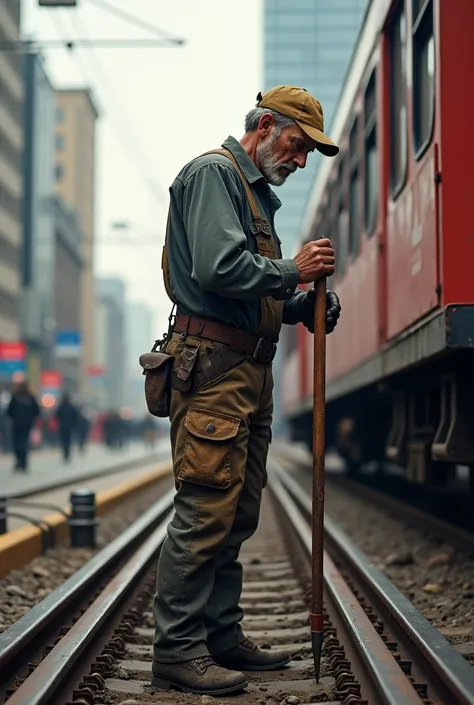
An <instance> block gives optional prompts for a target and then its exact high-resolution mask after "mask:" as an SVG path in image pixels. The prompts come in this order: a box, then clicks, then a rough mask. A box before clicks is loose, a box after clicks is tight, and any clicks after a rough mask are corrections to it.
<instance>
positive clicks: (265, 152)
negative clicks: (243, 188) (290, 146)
mask: <svg viewBox="0 0 474 705" xmlns="http://www.w3.org/2000/svg"><path fill="white" fill-rule="evenodd" d="M275 142H276V136H275V135H274V134H271V135H270V136H269V137H267V139H266V140H264V141H263V142H261V143H260V144H259V145H258V147H257V159H258V161H259V169H260V171H261V172H262V174H263V175H264V177H265V179H266V180H267V181H268V183H269V184H271V185H272V186H281V185H282V184H284V183H285V181H286V180H287V178H288V176H289V174H287V175H286V176H285V175H284V174H282V173H281V172H280V171H279V169H280V168H281V167H285V168H286V169H288V171H290V172H291V173H294V172H295V171H296V169H297V167H296V165H295V164H294V162H279V161H278V159H277V158H276V157H275V156H274V154H273V146H274V144H275Z"/></svg>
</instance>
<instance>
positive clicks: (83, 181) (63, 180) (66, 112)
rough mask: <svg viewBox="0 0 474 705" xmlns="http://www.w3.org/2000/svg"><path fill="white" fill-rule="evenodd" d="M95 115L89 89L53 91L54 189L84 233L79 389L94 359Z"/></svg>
mask: <svg viewBox="0 0 474 705" xmlns="http://www.w3.org/2000/svg"><path fill="white" fill-rule="evenodd" d="M98 116H99V113H98V110H97V107H96V104H95V102H94V99H93V96H92V93H91V91H90V90H89V89H61V90H57V91H56V120H55V126H56V131H55V145H56V164H55V177H56V190H57V193H58V194H59V195H60V196H61V198H62V199H63V201H64V202H65V203H66V205H67V206H69V207H70V208H72V209H74V210H75V211H76V212H77V214H78V217H79V221H80V226H81V230H82V232H83V235H84V240H83V243H84V250H83V252H84V268H83V272H82V277H81V326H80V335H81V343H82V385H81V386H82V391H83V393H84V394H87V393H88V392H89V390H88V370H89V368H90V367H91V366H92V365H93V362H94V330H95V322H94V309H95V302H96V295H95V281H94V206H95V125H96V120H97V118H98Z"/></svg>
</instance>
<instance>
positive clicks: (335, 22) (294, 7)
mask: <svg viewBox="0 0 474 705" xmlns="http://www.w3.org/2000/svg"><path fill="white" fill-rule="evenodd" d="M367 4H368V0H264V13H265V14H264V35H265V36H264V41H265V49H264V90H267V89H268V88H272V87H273V86H278V85H281V84H292V85H296V86H301V87H302V88H306V90H307V91H309V92H310V93H311V94H312V95H314V96H315V97H316V98H317V99H318V100H319V101H320V102H321V104H322V106H323V112H324V128H325V131H326V132H330V127H331V122H332V118H333V115H334V109H335V107H336V103H337V100H338V97H339V93H340V91H341V88H342V83H343V80H344V76H345V74H346V71H347V67H348V64H349V61H350V57H351V54H352V51H353V49H354V44H355V41H356V39H357V35H358V33H359V29H360V26H361V23H362V19H363V15H364V12H365V9H366V6H367ZM324 158H327V157H322V156H321V155H320V154H311V155H309V158H308V162H307V165H306V168H305V169H303V170H298V171H297V172H296V173H295V174H293V175H291V176H290V178H289V179H288V181H287V182H286V183H285V184H284V185H283V186H281V187H279V188H277V189H276V193H277V194H278V196H279V198H280V199H281V201H282V203H283V207H282V208H281V209H280V210H279V211H278V213H277V215H276V223H275V224H276V228H277V232H278V235H279V237H280V239H281V241H282V243H283V256H284V257H292V256H293V255H294V254H295V252H294V248H295V246H296V242H297V238H298V234H299V229H300V227H301V223H302V219H303V216H304V212H305V209H306V204H307V202H308V198H309V195H310V192H311V188H312V186H313V184H314V181H315V177H316V173H317V169H318V166H319V163H320V160H321V159H324ZM288 333H289V331H288ZM285 334H287V331H285V332H284V333H283V335H282V338H283V340H282V344H281V345H280V350H279V352H278V355H277V357H276V359H275V363H274V373H275V411H274V424H273V428H274V432H275V433H276V434H279V433H281V431H282V430H283V427H282V421H281V416H280V413H279V408H280V403H279V398H280V390H279V384H278V380H279V379H280V378H281V375H280V374H279V369H281V364H282V358H283V356H284V351H285V340H284V339H285Z"/></svg>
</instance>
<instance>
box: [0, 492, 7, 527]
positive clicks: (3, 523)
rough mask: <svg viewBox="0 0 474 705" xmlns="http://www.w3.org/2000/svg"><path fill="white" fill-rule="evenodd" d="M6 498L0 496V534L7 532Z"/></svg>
mask: <svg viewBox="0 0 474 705" xmlns="http://www.w3.org/2000/svg"><path fill="white" fill-rule="evenodd" d="M7 502H8V500H7V498H6V497H0V535H1V534H6V533H7Z"/></svg>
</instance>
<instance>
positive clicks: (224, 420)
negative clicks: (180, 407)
mask: <svg viewBox="0 0 474 705" xmlns="http://www.w3.org/2000/svg"><path fill="white" fill-rule="evenodd" d="M184 425H185V427H186V428H187V429H188V431H189V432H190V433H192V434H193V436H198V438H206V439H207V440H209V441H227V440H228V439H229V438H234V436H236V435H237V431H238V430H239V426H240V419H239V418H236V417H235V416H227V415H226V414H219V413H217V412H215V411H206V410H204V409H193V408H192V407H191V408H189V409H188V413H187V414H186V419H185V421H184Z"/></svg>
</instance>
